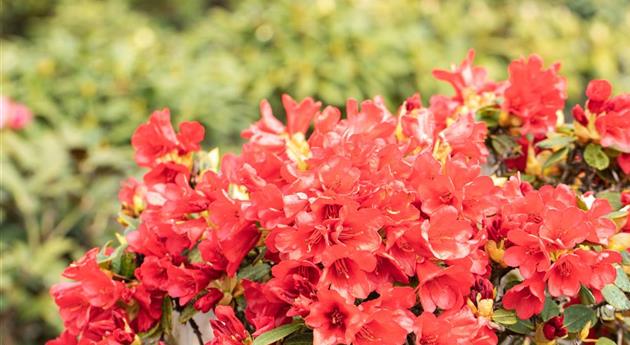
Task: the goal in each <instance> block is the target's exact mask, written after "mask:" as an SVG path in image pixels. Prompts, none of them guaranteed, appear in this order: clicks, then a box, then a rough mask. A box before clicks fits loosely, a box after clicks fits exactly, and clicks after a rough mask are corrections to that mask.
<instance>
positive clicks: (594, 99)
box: [586, 79, 612, 114]
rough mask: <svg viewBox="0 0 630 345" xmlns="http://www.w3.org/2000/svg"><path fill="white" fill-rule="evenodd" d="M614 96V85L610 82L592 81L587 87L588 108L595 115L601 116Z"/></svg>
mask: <svg viewBox="0 0 630 345" xmlns="http://www.w3.org/2000/svg"><path fill="white" fill-rule="evenodd" d="M611 94H612V85H610V82H609V81H608V80H601V79H600V80H591V81H590V82H589V83H588V86H587V87H586V97H588V102H587V108H588V110H589V111H590V112H591V113H593V114H599V113H600V112H602V110H604V109H603V108H604V105H605V104H606V101H607V100H608V98H609V97H610V95H611Z"/></svg>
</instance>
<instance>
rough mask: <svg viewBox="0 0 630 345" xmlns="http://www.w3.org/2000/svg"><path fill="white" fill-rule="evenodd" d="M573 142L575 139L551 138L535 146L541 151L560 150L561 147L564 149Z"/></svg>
mask: <svg viewBox="0 0 630 345" xmlns="http://www.w3.org/2000/svg"><path fill="white" fill-rule="evenodd" d="M574 141H575V137H569V136H564V135H562V136H557V137H553V138H549V139H545V140H543V141H540V142H539V143H538V144H536V146H538V147H540V148H543V149H550V148H553V147H556V148H561V147H565V146H567V145H568V144H570V143H572V142H574Z"/></svg>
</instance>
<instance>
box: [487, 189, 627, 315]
mask: <svg viewBox="0 0 630 345" xmlns="http://www.w3.org/2000/svg"><path fill="white" fill-rule="evenodd" d="M508 184H514V185H515V186H512V187H511V188H509V187H508V190H510V189H511V190H512V191H516V193H513V194H512V193H508V194H507V195H504V197H505V202H504V205H505V206H504V207H502V209H501V211H500V212H499V213H497V215H496V216H495V217H496V218H497V219H494V220H493V222H492V223H494V224H497V223H499V224H501V228H500V231H502V232H503V233H505V234H507V241H505V242H506V243H505V246H506V247H507V249H506V250H505V255H504V258H503V260H504V262H505V264H507V265H508V266H511V267H518V268H519V271H520V273H521V275H522V276H523V278H525V280H524V281H523V282H522V283H520V284H518V285H516V286H515V287H513V288H512V289H510V290H508V291H507V292H506V294H505V296H504V298H503V306H504V307H505V308H507V309H515V310H516V313H517V315H518V316H519V317H520V318H521V319H528V318H530V317H531V316H532V315H534V314H538V313H540V312H541V311H542V309H543V305H544V301H545V286H546V287H547V290H548V291H549V294H550V295H551V296H553V297H561V296H564V297H569V298H571V297H576V296H577V294H578V292H579V290H580V286H581V285H584V286H586V287H588V288H589V289H591V291H592V292H593V293H594V294H595V295H596V296H599V300H601V295H600V294H599V291H600V290H601V289H602V288H603V287H604V286H605V285H606V284H609V283H612V282H613V281H614V280H615V276H616V272H615V268H614V266H613V264H614V263H620V262H621V255H620V254H619V253H618V252H615V251H611V250H602V251H599V252H596V251H593V250H589V249H587V247H586V246H583V245H582V244H589V243H590V244H599V245H606V244H607V243H608V239H609V238H610V237H611V236H612V235H614V234H615V233H616V232H617V227H616V225H615V223H614V222H613V221H612V220H610V219H609V218H607V217H606V216H607V215H608V214H609V213H611V212H612V207H611V206H610V204H609V203H608V201H607V200H604V199H597V200H595V202H594V203H593V205H592V206H591V208H590V209H589V210H587V211H585V210H581V209H580V208H578V206H577V203H576V201H577V197H576V195H575V194H574V193H573V192H572V191H571V190H570V189H569V188H567V187H566V186H564V185H560V186H558V187H556V188H553V187H551V186H545V187H543V188H541V189H540V190H532V189H531V188H522V186H516V184H521V183H520V182H519V181H517V180H511V181H510V182H508ZM523 189H525V192H524V191H523Z"/></svg>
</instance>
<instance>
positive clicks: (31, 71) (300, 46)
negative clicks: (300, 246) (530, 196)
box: [0, 0, 630, 344]
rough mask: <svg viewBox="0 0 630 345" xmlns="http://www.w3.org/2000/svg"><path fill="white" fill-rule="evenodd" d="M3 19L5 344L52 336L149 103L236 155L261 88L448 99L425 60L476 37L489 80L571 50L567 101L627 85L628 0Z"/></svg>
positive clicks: (75, 13) (73, 11) (246, 8)
mask: <svg viewBox="0 0 630 345" xmlns="http://www.w3.org/2000/svg"><path fill="white" fill-rule="evenodd" d="M0 18H1V19H2V23H3V25H2V30H1V31H0V35H2V41H1V44H2V64H1V66H0V68H1V70H0V73H1V76H0V78H1V79H0V80H1V83H2V93H3V94H6V95H8V96H11V97H12V98H14V99H15V100H17V101H19V102H21V103H25V104H27V105H28V106H29V107H30V108H31V109H32V110H33V112H34V113H35V115H36V121H35V123H33V124H32V125H31V126H30V127H28V128H27V129H25V130H23V131H21V132H18V133H12V132H7V131H3V132H2V133H1V134H0V135H1V136H2V138H1V139H2V145H0V150H1V151H0V153H1V156H0V163H1V164H2V178H1V179H0V206H1V207H2V208H1V210H0V220H1V221H2V230H1V231H2V232H1V234H2V239H1V242H0V249H1V250H2V252H1V256H0V260H1V262H2V272H1V276H0V278H1V279H0V292H1V294H0V321H2V324H3V327H5V329H2V330H0V331H1V332H2V334H7V335H8V336H7V338H6V339H7V343H8V344H12V342H13V343H15V342H16V341H17V343H20V344H34V343H42V342H43V339H46V338H47V337H50V336H52V335H54V334H55V333H56V332H57V331H58V327H59V321H58V319H57V318H56V316H55V310H54V308H53V306H52V303H51V301H50V300H49V299H48V298H47V297H46V296H47V290H48V288H49V286H50V285H51V283H53V282H54V281H56V280H57V279H58V277H59V273H60V272H61V270H62V268H63V266H64V265H65V264H66V263H67V262H68V261H69V260H70V259H71V258H73V257H76V254H77V253H80V252H81V251H82V250H83V249H82V248H85V247H89V246H92V245H96V244H98V243H100V240H101V239H102V238H103V237H104V236H105V235H106V234H107V233H108V232H111V231H115V230H116V225H115V224H114V214H115V212H116V208H117V202H116V191H117V188H118V185H119V182H120V181H121V180H122V179H123V177H124V176H126V175H129V174H132V173H136V170H134V168H133V162H132V153H131V149H130V147H129V138H130V136H131V134H132V132H133V130H134V129H135V127H136V126H137V125H138V124H139V123H141V122H143V121H144V120H145V119H146V118H147V116H148V115H149V114H150V112H151V111H152V110H153V109H158V108H162V107H165V106H168V107H170V108H171V110H172V113H173V114H174V115H175V119H176V121H182V120H190V119H196V120H200V121H201V122H203V124H204V125H205V126H206V128H207V141H206V143H207V144H208V145H215V146H220V147H221V148H223V149H228V150H235V149H236V147H237V146H238V144H239V134H238V133H239V131H240V130H241V129H243V128H244V127H245V126H246V125H247V123H248V122H250V121H252V120H254V119H255V118H256V117H257V116H258V112H257V104H258V102H259V101H260V99H262V98H269V99H270V100H271V101H272V104H273V105H274V106H275V107H276V108H277V106H278V101H279V99H280V95H281V94H282V93H284V92H288V93H290V94H292V95H293V96H295V97H298V98H300V97H306V96H313V97H315V98H317V99H320V100H322V101H324V102H325V103H326V104H334V105H340V106H342V105H343V103H344V102H345V99H346V98H347V97H356V98H366V97H371V96H373V95H376V94H380V95H383V96H384V97H385V99H386V101H387V102H388V103H389V105H390V106H394V105H396V104H398V103H399V102H401V101H402V100H403V99H404V98H406V97H407V96H409V95H411V94H412V93H414V92H415V91H417V90H419V91H421V93H422V94H423V95H424V96H425V100H426V99H427V98H428V96H429V95H431V94H432V93H435V92H447V93H450V92H451V91H450V90H449V88H448V85H441V84H439V83H437V82H435V81H434V80H433V78H432V77H431V70H432V69H433V68H435V67H440V68H447V67H448V66H450V65H451V64H452V63H458V62H459V61H460V60H461V59H463V57H464V55H465V53H466V51H467V50H468V48H471V47H472V48H475V49H476V50H477V54H478V58H477V63H479V64H481V65H484V66H486V67H487V68H488V70H489V73H490V75H491V77H493V78H495V79H504V78H506V76H507V75H506V66H507V63H509V61H510V60H511V59H514V58H518V57H520V56H524V55H527V54H529V53H532V52H535V53H538V54H540V55H541V56H543V58H544V59H545V61H546V62H547V63H548V64H550V63H552V62H554V61H562V62H563V69H562V73H563V74H564V75H565V76H567V78H568V80H569V96H570V99H569V104H573V103H576V102H581V101H582V93H583V91H582V90H583V88H584V86H585V85H586V83H587V82H588V80H589V79H591V78H606V79H609V80H611V81H612V82H613V84H614V85H615V88H616V90H615V91H616V92H620V91H628V90H630V73H629V72H630V5H629V3H628V1H625V0H602V1H596V0H576V1H570V0H564V1H553V2H548V1H544V0H539V1H534V0H529V1H498V0H486V1H463V0H461V1H448V2H446V1H445V2H442V1H438V0H421V1H416V0H389V1H360V0H356V1H334V0H317V1H291V0H279V1H253V0H242V1H236V0H232V1H229V0H224V1H220V0H214V1H211V0H182V1H167V0H153V1H152V0H110V1H98V0H56V1H38V0H7V1H4V2H3V11H2V14H1V15H0ZM25 330H28V331H25ZM27 335H28V336H27Z"/></svg>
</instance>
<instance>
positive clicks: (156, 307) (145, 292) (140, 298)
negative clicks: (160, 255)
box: [132, 284, 223, 332]
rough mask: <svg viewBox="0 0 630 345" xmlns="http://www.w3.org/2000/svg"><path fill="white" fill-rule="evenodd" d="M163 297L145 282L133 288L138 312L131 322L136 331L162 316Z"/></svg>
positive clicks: (151, 325) (152, 323)
mask: <svg viewBox="0 0 630 345" xmlns="http://www.w3.org/2000/svg"><path fill="white" fill-rule="evenodd" d="M222 295H223V294H222ZM163 297H164V294H163V293H162V292H160V291H157V292H156V291H151V290H150V289H147V287H146V285H145V284H140V285H138V286H136V287H135V288H134V289H133V299H134V300H135V301H136V302H137V303H138V314H137V315H136V316H135V318H134V320H133V323H132V326H133V329H134V330H135V331H136V332H146V331H148V330H149V329H151V327H153V326H154V325H155V323H156V322H157V321H158V320H160V319H161V318H162V301H163Z"/></svg>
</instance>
